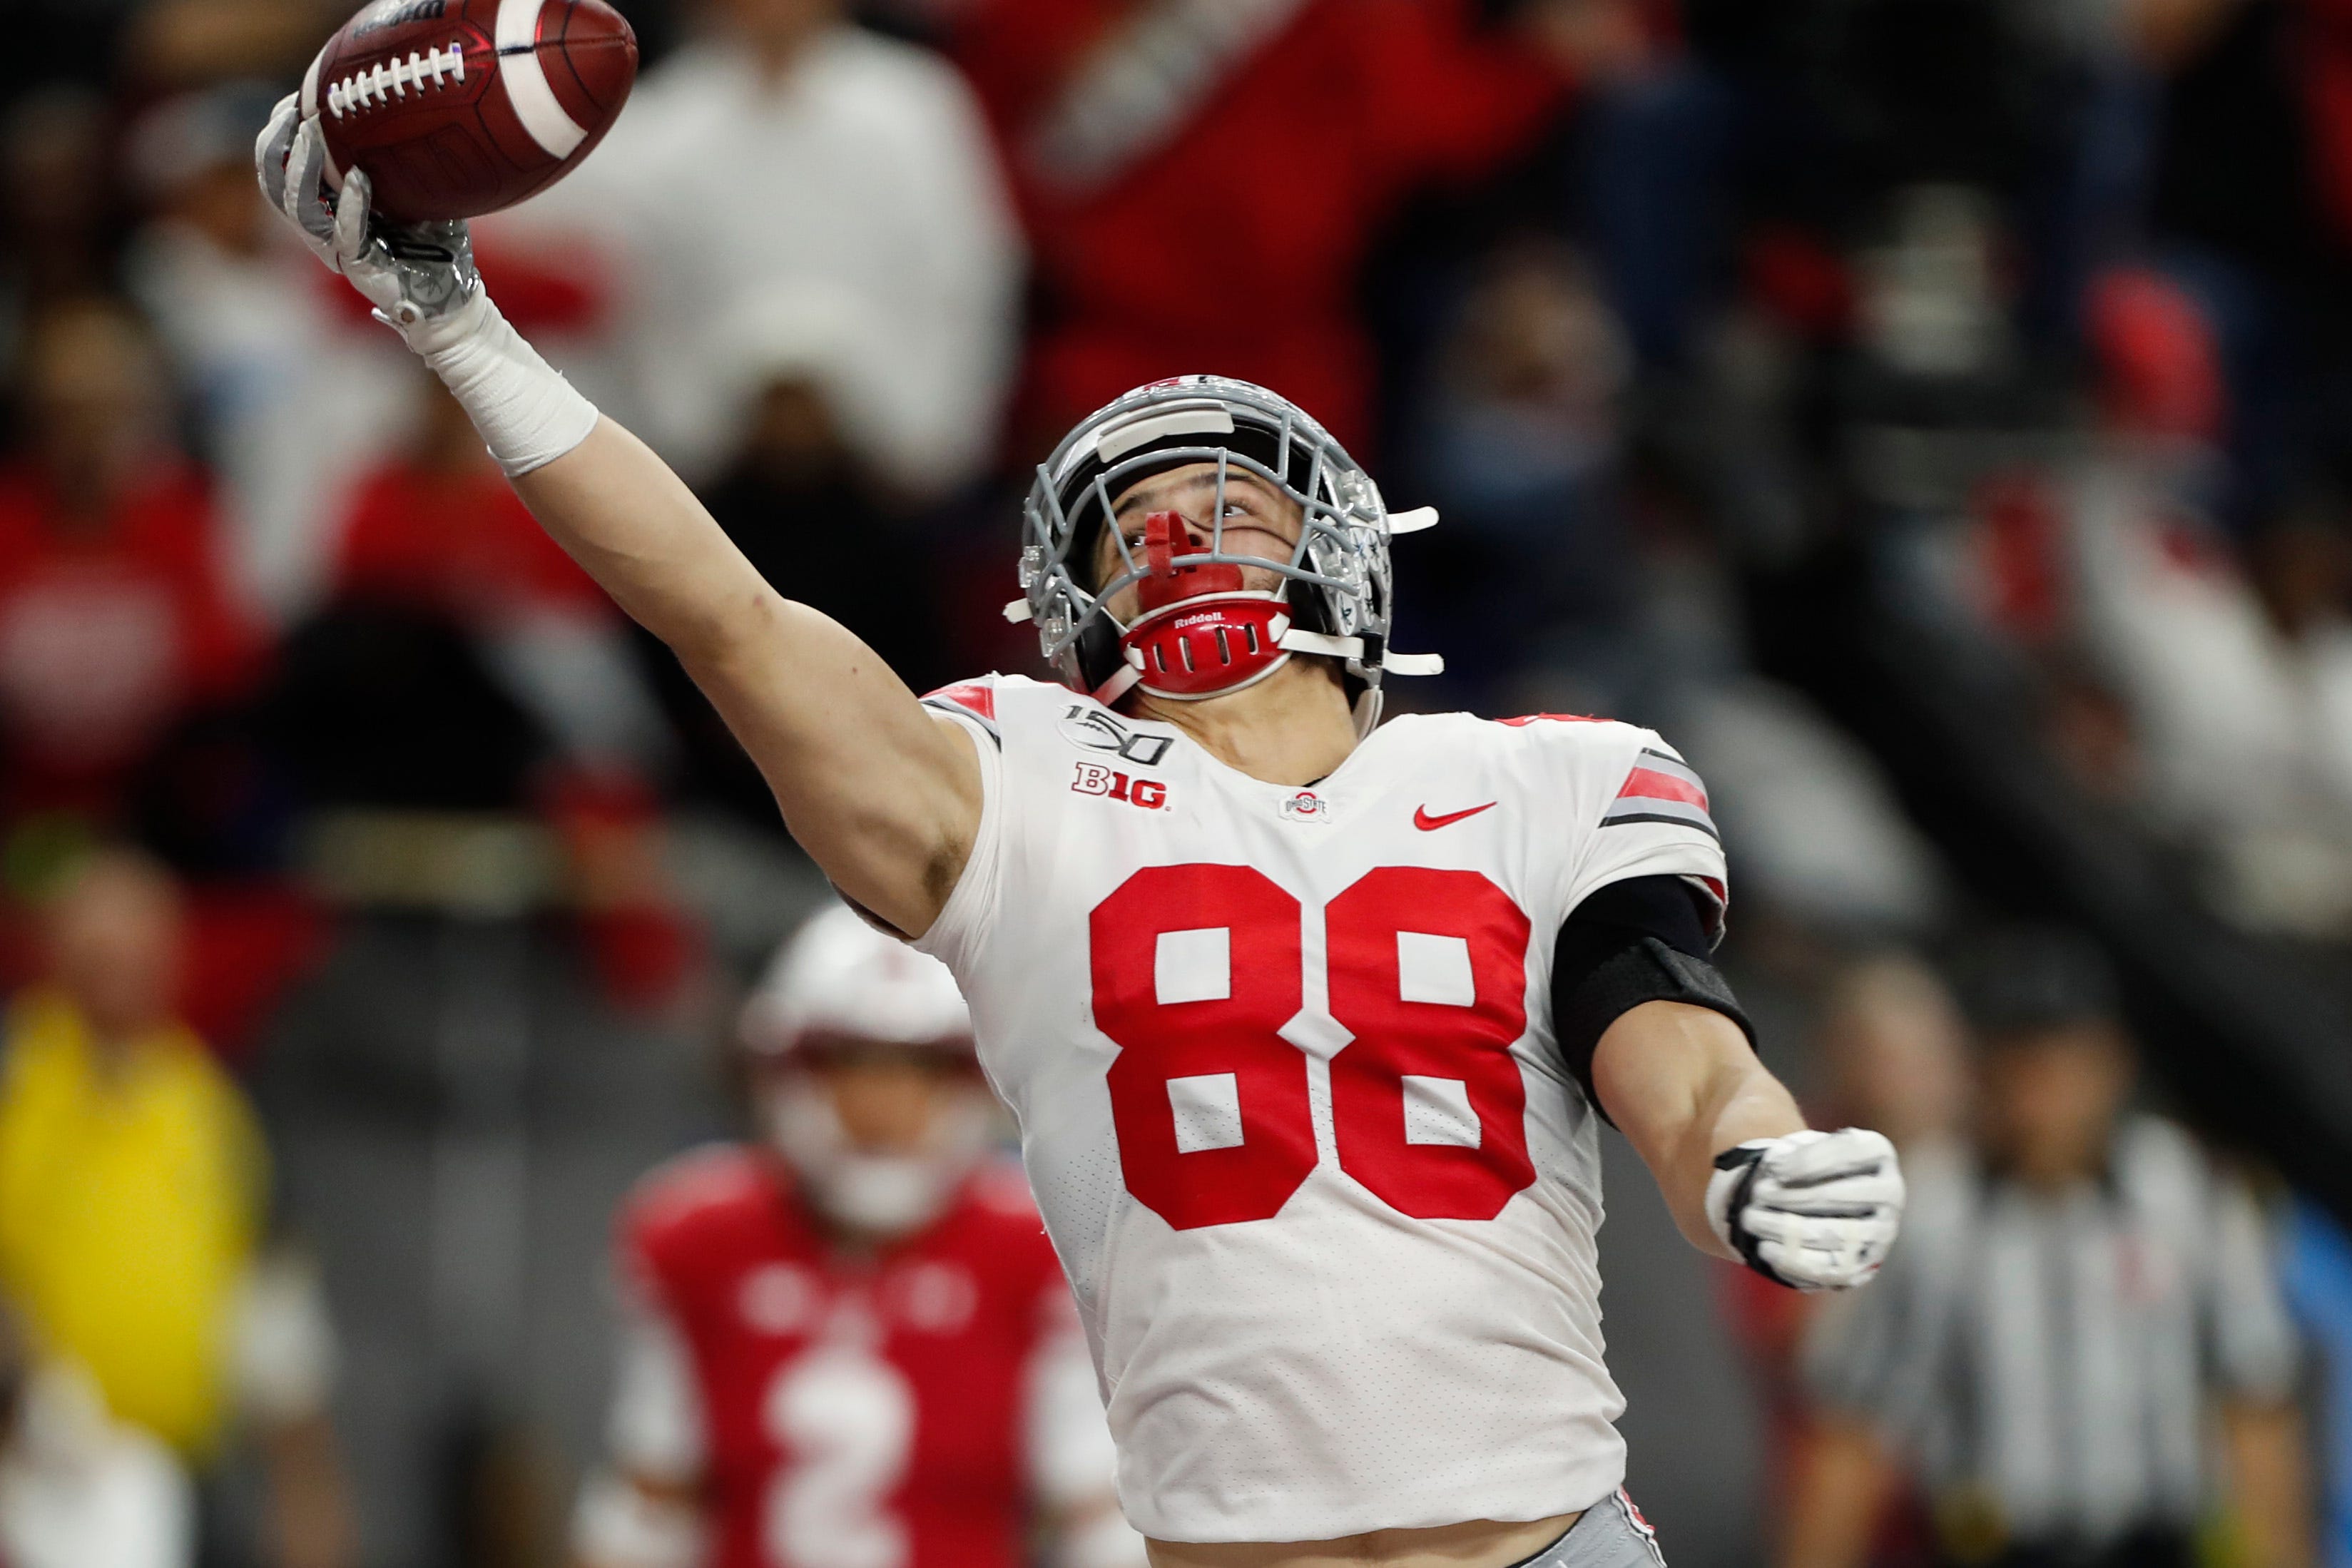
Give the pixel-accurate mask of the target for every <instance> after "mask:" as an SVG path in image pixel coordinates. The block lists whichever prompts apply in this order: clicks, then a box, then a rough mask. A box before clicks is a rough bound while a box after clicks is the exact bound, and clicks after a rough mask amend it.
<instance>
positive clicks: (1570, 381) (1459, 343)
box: [1412, 245, 1632, 706]
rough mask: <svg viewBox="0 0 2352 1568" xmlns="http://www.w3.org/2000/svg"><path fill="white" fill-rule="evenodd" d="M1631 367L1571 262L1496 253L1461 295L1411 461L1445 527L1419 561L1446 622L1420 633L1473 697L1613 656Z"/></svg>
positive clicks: (1620, 629)
mask: <svg viewBox="0 0 2352 1568" xmlns="http://www.w3.org/2000/svg"><path fill="white" fill-rule="evenodd" d="M1630 369H1631V361H1630V352H1629V350H1628V348H1627V346H1626V343H1625V341H1624V334H1623V331H1622V329H1621V328H1620V327H1619V325H1618V322H1617V319H1616V317H1615V316H1614V315H1613V314H1612V313H1611V311H1610V310H1609V307H1608V305H1607V304H1606V303H1605V302H1604V301H1603V300H1601V297H1600V295H1599V294H1598V293H1597V292H1596V291H1595V289H1594V288H1593V286H1592V282H1591V278H1590V277H1589V275H1588V274H1587V271H1586V269H1585V268H1584V266H1583V264H1582V262H1581V260H1580V258H1578V257H1577V256H1576V255H1575V254H1574V253H1573V252H1570V251H1567V250H1565V249H1562V248H1559V247H1549V246H1536V245H1529V246H1521V247H1511V248H1507V249H1506V250H1504V251H1502V252H1501V253H1499V254H1497V255H1496V256H1495V257H1493V258H1489V260H1488V261H1487V262H1486V265H1485V267H1484V268H1483V271H1482V275H1481V276H1480V277H1478V278H1477V279H1475V281H1474V282H1473V284H1472V287H1471V289H1470V291H1469V294H1468V296H1467V298H1466V299H1465V300H1464V301H1463V304H1462V306H1461V309H1460V312H1459V319H1458V321H1456V323H1455V325H1454V331H1453V333H1452V334H1451V337H1450V339H1449V341H1448V342H1446V343H1445V344H1444V346H1443V347H1442V348H1441V349H1440V351H1439V354H1438V363H1437V365H1436V374H1434V376H1433V378H1432V381H1431V384H1430V390H1431V398H1430V403H1429V405H1428V406H1427V407H1426V408H1425V409H1424V410H1423V413H1422V417H1421V420H1420V422H1419V423H1420V426H1421V431H1420V436H1419V439H1418V441H1417V443H1416V446H1417V448H1418V449H1417V450H1416V451H1415V452H1414V453H1413V454H1412V458H1413V459H1414V462H1413V466H1414V468H1415V469H1416V470H1417V473H1418V477H1419V479H1420V480H1421V482H1422V484H1423V485H1424V486H1426V487H1427V492H1428V499H1429V500H1432V501H1433V502H1435V503H1436V505H1437V507H1438V509H1439V510H1440V511H1442V512H1443V513H1444V518H1445V526H1444V529H1443V530H1441V531H1439V532H1437V533H1435V534H1433V535H1432V536H1431V538H1430V539H1429V541H1428V542H1425V543H1423V544H1421V545H1418V546H1416V549H1415V556H1416V560H1417V562H1418V563H1419V566H1420V569H1421V572H1422V574H1423V580H1425V581H1427V582H1429V584H1431V590H1432V591H1433V594H1434V595H1436V596H1438V598H1439V600H1440V602H1441V603H1442V604H1443V605H1444V607H1446V608H1449V609H1452V610H1453V611H1454V616H1451V617H1449V618H1448V620H1447V621H1446V622H1445V624H1444V626H1442V628H1439V627H1433V628H1432V629H1431V630H1430V631H1428V632H1426V633H1424V634H1423V635H1424V636H1427V637H1430V639H1431V640H1432V641H1433V642H1435V643H1437V644H1439V645H1440V646H1442V647H1444V648H1445V650H1446V656H1445V658H1446V668H1447V669H1448V670H1449V671H1450V672H1455V673H1456V674H1457V675H1459V676H1461V677H1466V678H1468V679H1470V680H1471V681H1473V682H1474V683H1475V684H1477V685H1479V686H1485V685H1487V684H1489V683H1492V682H1495V681H1497V680H1501V679H1508V678H1509V677H1510V676H1512V675H1514V674H1516V673H1517V671H1519V670H1521V669H1523V668H1526V666H1527V665H1528V663H1530V662H1531V656H1536V655H1540V656H1541V657H1542V658H1543V659H1544V661H1545V662H1546V663H1547V664H1549V665H1551V666H1553V667H1555V668H1557V667H1559V666H1562V665H1568V666H1571V667H1573V666H1582V667H1585V668H1591V667H1592V666H1594V665H1596V664H1599V665H1603V666H1604V667H1605V666H1606V665H1607V664H1608V663H1609V662H1610V661H1611V655H1612V653H1614V652H1618V651H1619V650H1622V648H1623V647H1624V645H1625V643H1626V641H1627V638H1626V636H1625V630H1626V628H1625V626H1624V622H1625V621H1626V619H1627V618H1628V615H1629V610H1630V605H1629V600H1630V598H1631V596H1632V590H1631V585H1630V584H1629V581H1628V578H1629V576H1630V574H1631V571H1632V563H1630V562H1629V561H1628V559H1627V542H1626V540H1625V538H1624V528H1623V523H1622V516H1621V512H1622V505H1621V501H1620V498H1619V496H1618V494H1617V489H1616V487H1617V482H1618V475H1617V461H1618V450H1617V416H1616V406H1615V404H1616V399H1617V395H1618V394H1619V392H1620V391H1621V390H1622V385H1623V383H1624V380H1625V377H1626V375H1627V374H1628V373H1629V371H1630ZM1427 624H1428V623H1427V622H1426V621H1424V625H1427ZM1604 689H1605V688H1604ZM1473 706H1479V704H1475V703H1474V704H1473Z"/></svg>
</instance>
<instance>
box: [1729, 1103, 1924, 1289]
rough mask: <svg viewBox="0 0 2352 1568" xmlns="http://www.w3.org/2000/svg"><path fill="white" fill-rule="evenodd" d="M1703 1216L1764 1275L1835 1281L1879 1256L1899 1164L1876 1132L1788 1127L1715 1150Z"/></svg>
mask: <svg viewBox="0 0 2352 1568" xmlns="http://www.w3.org/2000/svg"><path fill="white" fill-rule="evenodd" d="M1706 1217H1707V1222H1708V1223H1709V1224H1710V1225H1712V1226H1714V1227H1715V1234H1716V1235H1717V1237H1721V1238H1722V1239H1723V1242H1724V1244H1725V1245H1726V1246H1727V1247H1730V1248H1731V1249H1732V1250H1733V1251H1735V1252H1737V1253H1738V1254H1739V1256H1740V1257H1741V1258H1744V1259H1746V1261H1747V1264H1748V1268H1753V1269H1754V1270H1756V1272H1758V1273H1759V1274H1761V1275H1763V1276H1764V1277H1765V1278H1766V1279H1770V1280H1773V1281H1775V1282H1776V1283H1779V1284H1781V1285H1787V1286H1790V1287H1792V1288H1794V1289H1799V1290H1843V1289H1848V1288H1849V1287H1852V1286H1855V1285H1860V1284H1863V1283H1864V1282H1866V1281H1867V1280H1868V1279H1870V1277H1871V1276H1872V1275H1874V1274H1876V1273H1877V1272H1878V1268H1879V1265H1881V1264H1883V1263H1885V1261H1886V1253H1887V1249H1888V1248H1889V1247H1892V1246H1893V1245H1894V1243H1895V1230H1896V1228H1897V1227H1898V1226H1900V1225H1901V1224H1902V1220H1903V1172H1902V1168H1901V1166H1900V1165H1899V1164H1898V1163H1897V1162H1896V1160H1895V1145H1893V1144H1892V1143H1889V1142H1887V1141H1886V1140H1885V1138H1884V1137H1883V1136H1881V1135H1880V1134H1878V1133H1876V1132H1871V1131H1864V1129H1862V1128H1859V1127H1848V1128H1845V1129H1843V1131H1836V1132H1813V1131H1806V1132H1791V1133H1790V1134H1789V1135H1788V1136H1787V1137H1785V1138H1756V1139H1751V1140H1749V1141H1748V1142H1745V1143H1742V1144H1739V1145H1738V1146H1737V1147H1736V1148H1731V1149H1726V1150H1725V1151H1724V1152H1722V1153H1720V1154H1717V1156H1716V1157H1715V1175H1714V1177H1713V1178H1712V1179H1711V1180H1709V1181H1708V1183H1707V1184H1706Z"/></svg>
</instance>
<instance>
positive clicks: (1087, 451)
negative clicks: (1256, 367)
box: [1005, 375, 1444, 733]
mask: <svg viewBox="0 0 2352 1568" xmlns="http://www.w3.org/2000/svg"><path fill="white" fill-rule="evenodd" d="M1190 463H1214V464H1216V465H1217V486H1218V495H1217V504H1216V506H1215V508H1214V515H1213V520H1212V521H1211V523H1210V528H1211V537H1210V542H1209V548H1208V549H1207V550H1206V551H1205V552H1202V551H1193V552H1190V553H1186V554H1181V555H1175V556H1173V557H1172V559H1171V558H1167V557H1166V555H1165V552H1164V551H1162V552H1160V559H1159V560H1158V562H1157V566H1158V568H1159V571H1160V574H1161V575H1162V576H1163V577H1164V576H1167V575H1168V574H1170V571H1171V568H1172V570H1173V572H1176V573H1186V574H1189V573H1191V572H1192V569H1195V568H1201V567H1218V568H1224V569H1227V573H1228V576H1229V577H1230V574H1231V571H1230V569H1232V568H1238V567H1240V566H1244V565H1249V566H1258V567H1265V568H1270V569H1272V570H1273V571H1274V572H1275V573H1276V574H1277V576H1278V577H1279V578H1280V579H1282V581H1281V584H1280V586H1279V588H1278V589H1277V590H1276V593H1275V594H1273V595H1263V594H1248V595H1244V594H1240V593H1225V594H1216V595H1202V597H1203V598H1218V599H1227V600H1232V599H1268V598H1270V599H1273V600H1275V601H1276V605H1274V606H1272V609H1273V611H1274V612H1275V613H1273V614H1272V615H1271V616H1270V617H1265V616H1261V617H1260V618H1259V620H1258V622H1257V624H1259V625H1263V626H1265V627H1266V628H1267V630H1268V632H1269V634H1270V636H1271V637H1272V638H1273V639H1274V644H1275V646H1274V647H1271V648H1265V649H1263V650H1261V649H1260V648H1259V647H1258V643H1257V638H1256V636H1255V629H1254V628H1251V627H1244V626H1240V624H1239V623H1235V626H1234V629H1235V631H1236V632H1237V633H1239V632H1245V633H1247V635H1248V637H1249V651H1250V652H1251V653H1253V654H1255V653H1259V652H1261V651H1262V652H1263V653H1264V654H1265V658H1258V659H1255V660H1252V659H1245V658H1236V659H1235V661H1234V665H1233V669H1234V678H1233V679H1231V680H1229V681H1227V682H1226V683H1225V684H1223V685H1217V684H1215V683H1214V680H1213V679H1203V677H1204V676H1205V675H1207V674H1208V672H1206V671H1202V672H1192V679H1191V680H1190V681H1189V683H1187V684H1181V685H1177V686H1171V687H1169V688H1167V689H1163V688H1161V687H1160V686H1159V685H1156V684H1155V682H1154V679H1152V671H1151V670H1150V669H1149V668H1147V661H1146V659H1145V657H1144V650H1143V648H1142V647H1139V646H1137V641H1136V637H1135V634H1136V633H1137V631H1138V629H1139V628H1140V627H1141V626H1143V625H1144V623H1145V622H1148V621H1151V620H1153V619H1154V618H1155V616H1161V615H1164V614H1165V609H1166V608H1172V607H1173V606H1165V607H1163V608H1162V609H1159V610H1153V611H1150V612H1148V613H1146V614H1144V615H1142V616H1138V617H1137V621H1136V623H1135V624H1134V625H1133V626H1124V625H1121V624H1120V623H1119V622H1118V620H1117V619H1116V618H1115V617H1113V616H1111V614H1110V613H1109V611H1108V608H1107V607H1106V605H1107V602H1108V600H1109V599H1110V598H1111V597H1112V596H1113V595H1116V594H1118V592H1119V591H1120V590H1121V589H1123V588H1126V587H1128V586H1129V584H1140V583H1142V582H1143V581H1144V580H1145V579H1146V578H1147V577H1150V576H1151V575H1153V574H1154V570H1155V562H1154V560H1153V559H1152V558H1151V557H1150V556H1149V555H1147V554H1146V552H1141V551H1139V550H1137V549H1136V548H1134V547H1133V546H1132V545H1131V544H1130V543H1129V541H1128V540H1127V539H1126V538H1125V537H1124V535H1123V533H1122V532H1120V531H1113V534H1112V538H1113V539H1114V540H1116V541H1117V542H1118V555H1119V569H1118V570H1116V571H1114V572H1113V573H1112V574H1111V575H1110V576H1109V577H1108V579H1107V580H1106V581H1104V582H1102V583H1099V584H1097V583H1094V582H1093V581H1092V579H1093V576H1094V565H1095V552H1096V547H1097V546H1096V542H1097V538H1098V536H1099V531H1100V530H1101V529H1102V527H1103V526H1104V523H1105V521H1106V520H1108V518H1109V517H1110V516H1111V511H1112V505H1111V503H1112V501H1113V500H1114V498H1116V497H1117V496H1118V494H1119V492H1120V491H1122V490H1124V489H1127V488H1128V487H1129V486H1130V485H1132V484H1135V483H1136V482H1138V481H1139V480H1141V479H1148V478H1150V476H1152V475H1154V474H1158V473H1162V472H1165V471H1166V470H1168V469H1170V468H1178V467H1181V466H1183V465H1185V464H1190ZM1234 469H1240V470H1243V471H1245V472H1247V473H1250V474H1254V475H1255V476H1256V477H1257V478H1258V479H1261V480H1263V481H1265V483H1267V484H1271V485H1274V486H1276V487H1277V488H1279V489H1281V490H1282V491H1283V492H1284V493H1286V494H1287V495H1288V496H1289V497H1290V498H1291V500H1294V501H1296V502H1297V503H1298V507H1299V510H1300V513H1301V516H1302V518H1303V526H1302V528H1301V529H1300V531H1299V537H1298V543H1297V547H1296V548H1295V549H1294V550H1293V551H1292V552H1291V554H1290V558H1289V559H1288V560H1286V561H1276V560H1271V559H1267V558H1265V557H1263V556H1255V555H1236V554H1230V553H1228V552H1226V551H1225V549H1224V537H1223V536H1224V510H1225V509H1224V504H1223V499H1224V497H1223V491H1224V484H1225V478H1226V475H1227V474H1228V473H1230V472H1232V471H1233V470H1234ZM1435 521H1437V513H1436V512H1435V510H1433V509H1429V508H1423V509H1421V510H1415V511H1408V512H1401V513H1397V514H1395V515H1393V516H1392V515H1391V513H1390V512H1389V510H1388V509H1387V507H1386V506H1385V505H1384V504H1383V503H1382V502H1381V492H1380V488H1379V487H1378V486H1377V485H1375V484H1374V483H1373V482H1372V479H1371V476H1370V475H1369V474H1367V473H1365V472H1364V470H1363V468H1362V466H1361V465H1360V464H1359V463H1357V462H1356V460H1355V459H1354V458H1350V457H1349V456H1348V453H1347V451H1346V449H1345V448H1344V447H1341V446H1340V445H1339V442H1338V441H1336V440H1334V439H1332V437H1331V436H1330V434H1329V432H1328V431H1326V430H1325V429H1324V428H1323V426H1320V425H1318V424H1317V423H1316V421H1315V420H1314V419H1313V418H1312V417H1311V416H1308V415H1307V412H1306V410H1304V409H1302V408H1300V407H1298V406H1297V405H1296V404H1294V403H1292V402H1290V401H1289V400H1288V399H1287V398H1285V397H1281V396H1279V395H1276V394H1275V393H1272V392H1269V391H1267V390H1266V389H1265V387H1262V386H1257V385H1254V384H1251V383H1249V382H1245V381H1235V380H1233V379H1231V378H1229V377H1226V376H1220V375H1184V376H1176V377H1173V378H1171V379H1170V380H1166V381H1155V382H1153V383H1151V384H1150V385H1147V386H1139V387H1138V388H1136V389H1135V390H1134V391H1132V392H1129V393H1128V394H1126V395H1123V396H1121V397H1118V398H1117V399H1114V400H1113V401H1112V402H1111V403H1109V404H1108V405H1105V406H1104V407H1102V408H1100V409H1098V410H1097V411H1096V412H1095V413H1094V414H1092V415H1090V416H1087V418H1086V419H1084V420H1082V421H1080V422H1079V424H1078V426H1077V427H1076V429H1074V430H1072V431H1071V432H1070V433H1069V435H1067V436H1066V437H1063V439H1062V443H1061V445H1060V446H1059V447H1055V449H1054V454H1053V456H1052V457H1051V458H1047V459H1046V461H1045V463H1044V464H1043V465H1041V466H1040V467H1039V468H1038V469H1037V479H1036V482H1035V484H1034V485H1033V486H1032V487H1031V489H1030V491H1029V499H1028V501H1027V504H1026V505H1025V506H1024V508H1023V524H1024V539H1023V545H1022V551H1021V586H1022V590H1023V592H1024V595H1025V596H1024V598H1022V599H1018V600H1015V601H1014V602H1013V604H1011V605H1006V606H1005V616H1006V617H1007V618H1008V619H1011V620H1013V621H1023V620H1026V621H1032V622H1034V624H1035V626H1036V627H1037V640H1038V646H1039V647H1041V648H1042V649H1043V650H1044V652H1045V658H1046V659H1047V661H1048V662H1050V663H1051V664H1052V665H1053V666H1054V668H1055V670H1056V671H1057V672H1059V674H1060V675H1061V678H1062V679H1063V680H1064V681H1065V682H1066V684H1068V685H1069V686H1071V687H1074V688H1076V689H1077V690H1080V691H1084V692H1087V693H1090V694H1091V695H1093V696H1094V697H1095V698H1096V699H1097V700H1100V701H1103V702H1113V701H1116V700H1118V698H1119V697H1120V696H1122V695H1124V694H1125V693H1126V692H1127V691H1128V690H1129V689H1130V688H1133V687H1135V686H1138V685H1141V686H1142V687H1143V688H1144V689H1147V690H1156V691H1160V694H1162V695H1165V696H1169V697H1173V698H1177V699H1179V700H1187V699H1191V698H1197V697H1203V696H1209V695H1214V694H1216V693H1217V692H1219V691H1223V690H1232V689H1238V688H1239V687H1240V686H1243V685H1246V684H1248V683H1249V682H1250V681H1252V680H1256V679H1263V678H1264V677H1265V676H1266V675H1268V674H1271V673H1272V671H1273V669H1274V668H1276V667H1278V665H1279V664H1280V663H1282V662H1283V661H1285V660H1286V658H1288V656H1289V655H1290V654H1292V653H1312V654H1322V655H1326V656H1328V657H1330V658H1338V659H1340V660H1342V661H1343V667H1344V669H1345V671H1346V675H1347V678H1348V686H1349V691H1350V692H1351V694H1352V696H1353V700H1354V706H1355V718H1356V726H1357V729H1358V731H1359V732H1360V733H1362V732H1369V731H1370V729H1371V727H1372V726H1373V724H1375V723H1377V722H1378V721H1379V719H1380V710H1381V678H1382V677H1383V676H1384V675H1385V674H1388V673H1391V672H1393V673H1396V674H1400V675H1424V674H1435V673H1437V672H1438V671H1439V670H1441V669H1443V668H1444V663H1443V661H1442V660H1440V659H1439V658H1436V657H1435V656H1433V655H1411V654H1399V653H1395V652H1393V651H1391V649H1390V648H1389V646H1388V636H1389V620H1390V577H1389V540H1390V537H1391V535H1393V534H1398V533H1406V532H1411V531H1414V530H1417V529H1423V528H1427V527H1429V526H1430V525H1431V524H1433V523H1434V522H1435ZM1200 575H1201V577H1202V581H1203V582H1204V583H1205V582H1207V581H1208V580H1209V576H1210V574H1205V573H1204V574H1200ZM1199 602H1200V600H1199V599H1189V600H1187V601H1186V604H1187V605H1192V604H1197V603H1199ZM1163 604H1164V601H1163ZM1261 607H1263V606H1261ZM1202 646H1204V647H1207V646H1209V645H1206V644H1203V645H1202ZM1214 646H1215V647H1216V648H1218V649H1220V650H1222V649H1223V647H1224V639H1223V638H1220V639H1219V641H1218V643H1217V644H1216V645H1214ZM1163 668H1164V666H1163Z"/></svg>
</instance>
